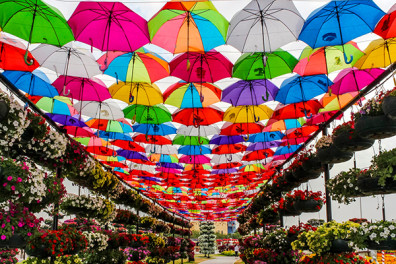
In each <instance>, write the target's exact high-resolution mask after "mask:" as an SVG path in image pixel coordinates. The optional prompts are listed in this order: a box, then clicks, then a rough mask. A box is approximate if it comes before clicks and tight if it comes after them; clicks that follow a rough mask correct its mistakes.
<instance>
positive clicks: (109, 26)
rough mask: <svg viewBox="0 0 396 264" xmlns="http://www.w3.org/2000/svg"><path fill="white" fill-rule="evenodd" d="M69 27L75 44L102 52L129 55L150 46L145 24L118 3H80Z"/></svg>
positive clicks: (140, 18)
mask: <svg viewBox="0 0 396 264" xmlns="http://www.w3.org/2000/svg"><path fill="white" fill-rule="evenodd" d="M68 23H69V25H70V27H71V29H72V31H73V33H74V37H75V38H76V40H78V41H81V42H84V43H87V44H88V45H91V46H93V47H95V48H98V49H100V50H101V51H115V50H118V51H126V52H132V51H135V50H137V49H139V48H140V47H143V46H144V45H145V44H147V43H149V42H150V37H149V32H148V27H147V21H146V20H145V19H144V18H142V17H140V16H139V15H138V14H136V13H135V12H133V11H132V10H130V9H129V8H128V7H126V6H125V5H124V4H122V3H119V2H104V1H98V2H80V3H79V5H78V6H77V8H76V9H75V10H74V12H73V14H72V15H71V17H70V19H69V21H68ZM105 67H107V63H106V62H105Z"/></svg>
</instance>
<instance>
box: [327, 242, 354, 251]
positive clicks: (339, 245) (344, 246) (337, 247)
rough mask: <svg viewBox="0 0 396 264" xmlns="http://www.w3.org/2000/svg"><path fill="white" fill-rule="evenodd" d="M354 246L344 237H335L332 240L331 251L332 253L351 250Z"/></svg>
mask: <svg viewBox="0 0 396 264" xmlns="http://www.w3.org/2000/svg"><path fill="white" fill-rule="evenodd" d="M351 251H352V248H350V247H349V246H348V241H347V240H344V239H334V240H333V241H332V242H331V247H330V252H332V253H343V252H351Z"/></svg>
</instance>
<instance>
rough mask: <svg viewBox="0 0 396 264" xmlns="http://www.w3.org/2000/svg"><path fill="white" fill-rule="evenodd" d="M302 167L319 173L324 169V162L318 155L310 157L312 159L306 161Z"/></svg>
mask: <svg viewBox="0 0 396 264" xmlns="http://www.w3.org/2000/svg"><path fill="white" fill-rule="evenodd" d="M302 167H303V169H304V170H305V171H307V172H316V173H319V175H320V173H321V172H322V170H323V169H322V163H321V162H320V160H319V159H318V157H313V158H310V159H308V160H306V161H304V162H303V164H302Z"/></svg>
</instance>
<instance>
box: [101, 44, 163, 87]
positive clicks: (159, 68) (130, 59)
mask: <svg viewBox="0 0 396 264" xmlns="http://www.w3.org/2000/svg"><path fill="white" fill-rule="evenodd" d="M142 51H144V50H142ZM107 56H108V55H107V54H106V55H103V56H102V57H101V58H100V59H99V60H98V63H101V64H103V65H104V64H105V63H106V59H107ZM104 74H107V75H110V76H113V77H114V78H116V79H117V81H118V80H121V81H124V82H147V83H153V82H156V81H158V80H160V79H162V78H165V77H167V76H169V65H168V63H167V62H166V61H165V60H164V59H162V58H160V57H159V56H157V55H156V54H154V53H143V52H140V49H139V51H136V52H132V53H124V54H120V55H119V56H118V57H116V58H114V59H113V60H112V61H111V62H109V65H108V67H107V68H106V70H105V71H104Z"/></svg>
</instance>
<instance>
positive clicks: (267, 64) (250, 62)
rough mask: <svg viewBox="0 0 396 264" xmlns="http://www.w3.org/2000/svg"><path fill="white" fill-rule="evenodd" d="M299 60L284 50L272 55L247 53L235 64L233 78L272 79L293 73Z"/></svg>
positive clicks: (276, 51)
mask: <svg viewBox="0 0 396 264" xmlns="http://www.w3.org/2000/svg"><path fill="white" fill-rule="evenodd" d="M297 63H298V60H297V59H296V58H295V57H294V56H293V55H291V54H290V53H289V52H287V51H284V50H282V49H278V50H275V51H274V52H272V53H263V52H255V53H253V54H251V53H245V54H243V55H242V56H241V57H239V59H238V60H237V61H236V62H235V65H234V68H233V71H232V77H236V78H240V79H243V80H262V79H272V78H275V77H278V76H282V75H284V74H287V73H291V72H292V71H293V69H294V67H295V66H296V64H297Z"/></svg>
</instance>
